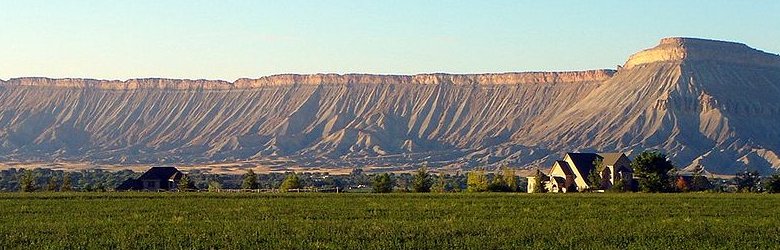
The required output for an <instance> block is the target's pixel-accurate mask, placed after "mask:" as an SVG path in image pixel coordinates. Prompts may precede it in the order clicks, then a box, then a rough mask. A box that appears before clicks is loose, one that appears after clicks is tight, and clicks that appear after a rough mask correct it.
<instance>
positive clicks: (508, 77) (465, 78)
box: [0, 69, 615, 90]
mask: <svg viewBox="0 0 780 250" xmlns="http://www.w3.org/2000/svg"><path fill="white" fill-rule="evenodd" d="M614 73H615V71H614V70H609V69H601V70H586V71H568V72H511V73H485V74H446V73H432V74H416V75H372V74H343V75H342V74H310V75H302V74H281V75H271V76H264V77H260V78H257V79H249V78H240V79H238V80H236V81H233V82H228V81H222V80H204V79H199V80H189V79H167V78H142V79H129V80H125V81H120V80H97V79H84V78H46V77H21V78H12V79H9V80H8V81H0V85H2V86H43V87H62V88H94V89H107V90H131V89H173V90H188V89H204V90H211V89H213V90H227V89H252V88H262V87H269V86H284V85H319V84H342V85H343V84H455V85H463V84H478V85H504V84H543V83H578V82H601V81H604V80H607V79H609V78H610V77H612V75H613V74H614Z"/></svg>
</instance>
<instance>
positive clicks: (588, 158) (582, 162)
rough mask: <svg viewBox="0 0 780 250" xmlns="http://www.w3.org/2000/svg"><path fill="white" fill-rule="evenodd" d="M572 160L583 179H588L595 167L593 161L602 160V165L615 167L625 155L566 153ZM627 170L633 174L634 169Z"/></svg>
mask: <svg viewBox="0 0 780 250" xmlns="http://www.w3.org/2000/svg"><path fill="white" fill-rule="evenodd" d="M566 154H568V155H569V157H570V158H571V161H572V162H574V165H575V166H574V167H576V168H577V171H579V172H580V174H581V175H582V177H583V178H588V175H589V174H590V171H592V170H593V168H594V167H595V166H593V161H595V160H596V159H601V163H602V165H603V166H615V164H616V163H617V161H618V160H620V157H621V156H623V155H624V154H623V153H566ZM627 170H629V171H631V172H633V170H632V169H630V168H627Z"/></svg>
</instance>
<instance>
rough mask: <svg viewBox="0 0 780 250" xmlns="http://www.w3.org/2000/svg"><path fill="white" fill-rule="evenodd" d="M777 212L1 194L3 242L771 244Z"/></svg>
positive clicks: (640, 200) (751, 198) (701, 200)
mask: <svg viewBox="0 0 780 250" xmlns="http://www.w3.org/2000/svg"><path fill="white" fill-rule="evenodd" d="M778 211H780V195H762V194H567V195H552V194H547V195H530V194H498V193H493V194H387V195H378V194H209V193H91V194H85V193H66V194H58V193H51V194H45V193H34V194H0V246H2V248H25V249H44V248H55V249H60V248H111V249H114V248H120V249H128V248H129V249H139V248H140V249H149V248H186V249H190V248H195V249H207V248H222V249H225V248H227V249H235V248H252V249H257V248H263V249H289V248H294V249H313V248H348V249H380V248H381V249H387V248H392V249H397V248H405V249H425V248H472V249H501V248H508V249H516V248H581V249H596V248H597V249H603V248H619V249H625V248H653V249H656V248H661V249H668V248H672V249H686V248H723V249H735V248H747V249H772V248H779V247H780V214H778Z"/></svg>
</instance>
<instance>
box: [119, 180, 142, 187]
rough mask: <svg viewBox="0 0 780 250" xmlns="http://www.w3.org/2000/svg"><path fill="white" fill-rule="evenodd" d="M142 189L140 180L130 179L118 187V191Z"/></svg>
mask: <svg viewBox="0 0 780 250" xmlns="http://www.w3.org/2000/svg"><path fill="white" fill-rule="evenodd" d="M141 187H142V185H141V182H140V181H138V179H133V178H130V179H127V180H125V181H124V182H122V184H119V186H117V187H116V190H139V189H141Z"/></svg>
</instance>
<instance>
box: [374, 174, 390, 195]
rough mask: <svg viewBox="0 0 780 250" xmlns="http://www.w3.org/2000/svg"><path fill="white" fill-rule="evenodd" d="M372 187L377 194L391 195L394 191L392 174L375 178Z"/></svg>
mask: <svg viewBox="0 0 780 250" xmlns="http://www.w3.org/2000/svg"><path fill="white" fill-rule="evenodd" d="M372 186H373V188H374V192H375V193H390V192H392V191H393V180H392V179H390V174H388V173H384V174H381V175H377V176H375V177H374V181H373V182H372Z"/></svg>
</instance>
